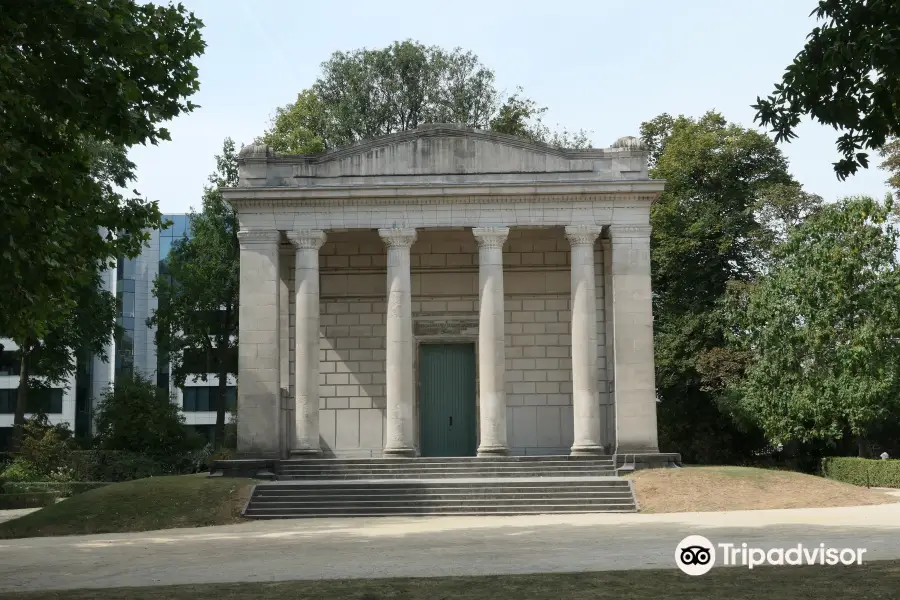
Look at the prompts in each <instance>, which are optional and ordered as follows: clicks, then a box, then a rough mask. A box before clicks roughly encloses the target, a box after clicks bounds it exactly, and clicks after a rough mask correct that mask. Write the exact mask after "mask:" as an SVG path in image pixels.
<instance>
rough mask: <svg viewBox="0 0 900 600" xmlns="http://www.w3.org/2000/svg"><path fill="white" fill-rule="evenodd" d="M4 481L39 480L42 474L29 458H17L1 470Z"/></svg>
mask: <svg viewBox="0 0 900 600" xmlns="http://www.w3.org/2000/svg"><path fill="white" fill-rule="evenodd" d="M3 479H4V481H41V480H42V479H44V474H43V473H41V471H40V470H39V469H38V468H37V466H35V465H34V463H32V462H31V461H29V460H26V459H24V458H17V459H15V460H14V461H12V462H11V463H10V464H9V465H7V467H6V468H5V469H4V470H3Z"/></svg>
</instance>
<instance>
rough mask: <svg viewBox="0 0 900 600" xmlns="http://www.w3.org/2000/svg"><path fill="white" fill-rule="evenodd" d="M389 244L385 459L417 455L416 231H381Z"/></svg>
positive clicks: (380, 233) (379, 232)
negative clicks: (413, 271)
mask: <svg viewBox="0 0 900 600" xmlns="http://www.w3.org/2000/svg"><path fill="white" fill-rule="evenodd" d="M378 234H379V235H380V236H381V239H383V240H384V242H385V244H387V323H386V325H387V327H386V329H387V340H386V355H387V356H386V359H387V364H386V372H387V381H386V384H387V385H386V390H385V391H386V395H387V422H386V424H385V434H386V435H385V445H384V455H385V456H415V453H416V444H415V439H414V436H415V423H414V418H415V399H414V398H415V394H414V387H413V350H414V349H413V336H412V284H411V281H410V260H409V252H410V248H411V247H412V245H413V243H414V242H415V241H416V230H415V229H399V228H395V229H379V230H378Z"/></svg>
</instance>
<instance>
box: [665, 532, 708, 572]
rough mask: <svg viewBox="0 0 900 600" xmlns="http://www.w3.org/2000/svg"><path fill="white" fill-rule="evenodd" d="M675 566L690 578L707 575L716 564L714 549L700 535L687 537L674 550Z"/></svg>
mask: <svg viewBox="0 0 900 600" xmlns="http://www.w3.org/2000/svg"><path fill="white" fill-rule="evenodd" d="M675 564H676V565H678V568H679V569H681V571H682V572H683V573H686V574H688V575H691V576H696V575H703V574H705V573H708V572H709V570H710V569H712V568H713V565H714V564H716V547H715V545H713V543H712V542H711V541H709V540H708V539H707V538H705V537H703V536H702V535H689V536H687V537H686V538H684V539H683V540H681V542H679V543H678V546H677V547H676V548H675Z"/></svg>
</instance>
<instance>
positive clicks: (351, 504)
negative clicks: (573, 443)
mask: <svg viewBox="0 0 900 600" xmlns="http://www.w3.org/2000/svg"><path fill="white" fill-rule="evenodd" d="M628 502H631V497H630V496H629V495H627V494H615V495H607V496H570V495H568V494H560V495H559V496H557V497H553V496H549V497H544V498H522V497H520V496H516V495H513V496H509V497H507V496H504V495H494V496H490V497H473V496H468V495H466V494H460V495H459V496H458V497H456V498H453V497H449V496H438V497H435V498H421V497H415V496H394V497H391V498H378V499H373V498H359V497H357V498H315V499H310V498H293V499H290V500H287V499H283V500H282V499H279V500H277V501H276V500H266V501H260V500H259V499H257V500H254V502H253V504H252V506H251V509H252V510H253V511H255V512H258V511H266V510H279V509H292V510H293V509H296V510H302V509H306V508H316V509H319V508H327V507H334V508H338V507H339V508H342V509H343V508H358V507H385V506H386V507H390V506H405V507H422V506H436V507H450V506H458V505H471V506H488V505H501V504H502V505H508V504H529V505H532V506H556V505H558V504H586V505H594V504H624V503H628Z"/></svg>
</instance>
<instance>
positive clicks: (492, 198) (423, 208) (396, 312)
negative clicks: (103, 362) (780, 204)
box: [223, 125, 664, 458]
mask: <svg viewBox="0 0 900 600" xmlns="http://www.w3.org/2000/svg"><path fill="white" fill-rule="evenodd" d="M239 164H240V183H239V184H238V187H236V188H231V189H225V190H223V192H224V195H225V198H226V199H227V201H228V202H230V203H231V205H232V206H233V207H234V208H235V210H236V211H237V212H238V214H239V220H240V226H241V229H240V232H239V234H238V236H239V238H240V244H241V259H240V261H241V263H240V270H241V276H240V277H241V295H240V342H239V348H240V350H239V352H240V354H239V372H238V400H237V402H238V450H239V452H240V453H241V454H242V455H244V456H252V457H258V458H286V457H288V456H292V457H298V456H305V455H324V456H337V457H378V456H474V455H479V456H486V455H503V454H514V455H550V454H554V455H560V454H570V453H571V454H573V455H593V454H627V453H655V452H657V451H658V448H657V423H656V393H655V383H654V363H653V317H652V314H651V294H650V227H649V215H650V205H651V203H652V202H653V201H654V200H655V199H656V198H657V197H658V196H659V194H660V192H662V190H663V185H664V182H663V181H658V180H652V179H649V178H648V172H647V152H646V151H645V150H644V148H643V147H642V146H641V144H640V142H639V141H638V140H636V139H635V138H632V137H625V138H622V139H620V140H618V141H617V142H616V143H614V144H613V145H612V147H611V148H606V149H593V150H584V151H574V150H559V149H555V148H551V147H548V146H545V145H541V144H535V143H530V142H528V141H524V140H522V139H519V138H516V137H511V136H506V135H500V134H494V133H486V132H482V131H475V130H470V129H464V128H460V127H456V126H452V125H428V126H424V127H420V128H419V129H416V130H413V131H407V132H403V133H398V134H393V135H389V136H386V137H382V138H378V139H373V140H368V141H365V142H362V143H359V144H357V145H355V146H352V147H348V148H343V149H340V150H336V151H332V152H328V153H326V154H322V155H316V156H280V155H276V154H274V153H273V152H272V151H271V150H270V149H269V148H267V147H265V146H259V145H254V146H249V147H246V148H244V149H243V150H242V151H241V153H240V159H239Z"/></svg>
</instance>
